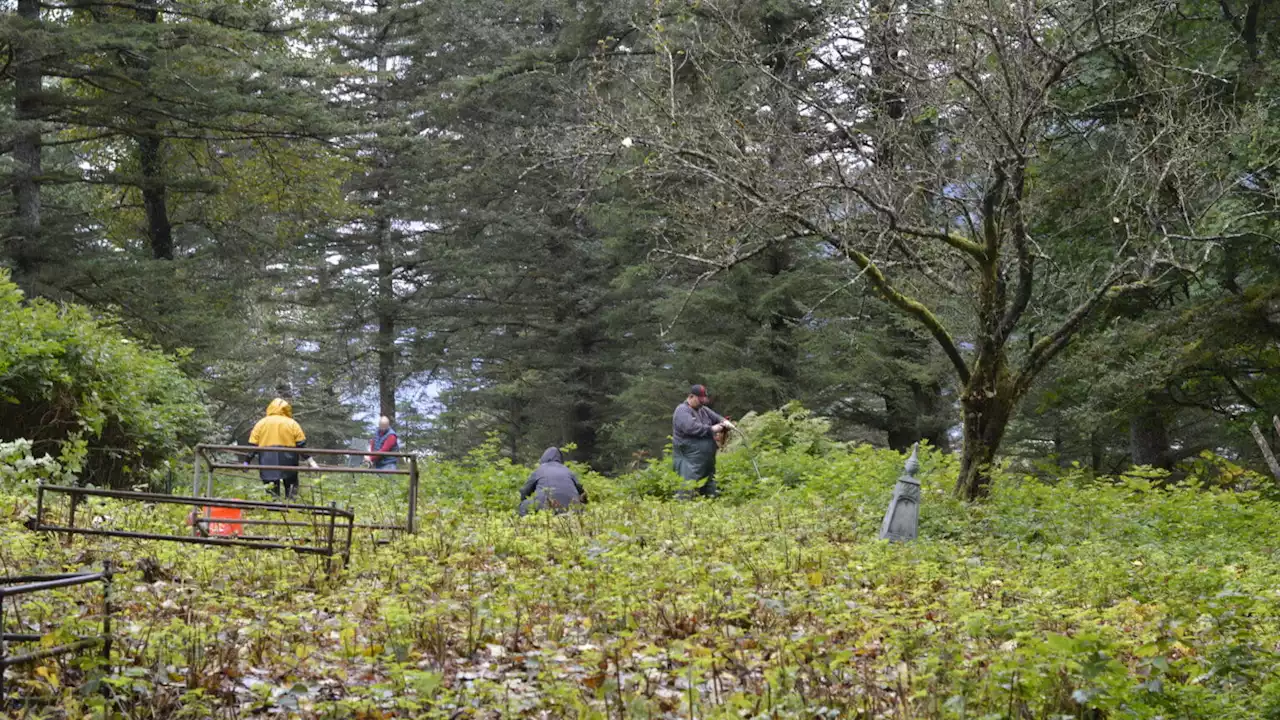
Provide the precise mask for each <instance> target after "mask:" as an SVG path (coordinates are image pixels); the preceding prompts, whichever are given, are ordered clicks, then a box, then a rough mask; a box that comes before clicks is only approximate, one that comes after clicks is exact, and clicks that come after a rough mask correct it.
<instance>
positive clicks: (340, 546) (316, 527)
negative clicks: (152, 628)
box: [32, 483, 356, 568]
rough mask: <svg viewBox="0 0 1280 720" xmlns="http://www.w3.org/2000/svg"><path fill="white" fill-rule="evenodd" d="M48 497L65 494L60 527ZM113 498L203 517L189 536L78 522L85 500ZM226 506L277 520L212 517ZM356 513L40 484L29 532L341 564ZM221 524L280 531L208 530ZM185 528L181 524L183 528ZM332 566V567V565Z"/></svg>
mask: <svg viewBox="0 0 1280 720" xmlns="http://www.w3.org/2000/svg"><path fill="white" fill-rule="evenodd" d="M48 495H66V496H68V509H67V514H66V524H65V525H60V524H55V523H50V522H46V518H45V514H46V509H47V507H46V506H47V505H48V503H47V502H46V496H48ZM90 497H101V498H113V499H116V500H124V501H131V502H138V503H146V504H161V505H164V504H168V505H185V506H190V507H192V508H194V510H195V511H196V512H197V513H199V512H203V513H205V514H206V517H203V518H193V519H192V520H193V522H192V525H193V526H194V531H192V530H191V529H188V532H192V534H190V535H175V534H163V533H152V532H141V531H135V530H117V529H111V528H101V527H83V526H78V525H76V510H77V508H78V507H79V505H80V504H82V503H83V502H84V499H85V498H90ZM213 507H218V508H227V509H231V510H240V511H246V510H247V511H258V512H265V513H274V514H279V515H281V516H282V517H281V518H280V519H269V518H268V519H259V518H235V519H224V518H210V517H208V515H207V514H208V512H209V509H210V508H213ZM355 517H356V516H355V513H353V512H351V511H350V510H342V509H340V508H338V507H337V506H336V505H332V504H331V505H329V506H328V507H324V506H318V505H296V504H291V503H274V502H261V501H257V500H237V499H232V498H210V497H183V496H181V495H164V494H160V493H144V492H132V491H128V490H99V489H96V488H83V487H67V486H62V485H45V484H43V483H41V484H40V485H39V486H37V490H36V516H35V519H34V520H35V522H34V525H33V526H32V529H33V530H37V531H43V532H56V533H65V534H68V535H97V536H105V537H119V538H132V539H135V540H165V541H169V542H179V543H191V544H195V545H217V546H222V547H247V548H253V549H256V550H292V551H293V552H296V553H300V554H305V555H321V556H324V557H327V558H329V559H330V560H332V559H333V558H334V557H339V556H340V557H342V559H343V563H344V565H349V564H350V562H351V539H352V533H353V528H354V526H355ZM214 524H223V525H232V526H249V527H254V526H262V527H277V528H283V529H284V533H282V534H278V535H245V534H239V532H238V531H242V530H243V527H240V528H238V529H237V533H231V534H226V535H222V536H217V537H214V536H212V535H211V534H210V533H209V532H208V531H209V529H210V526H211V525H214ZM184 527H185V526H184ZM292 527H305V528H310V529H311V533H310V536H309V537H308V536H305V535H304V536H302V537H299V536H296V535H292V534H290V533H289V528H292ZM340 532H345V534H346V537H345V538H343V539H340V538H339V537H338V533H340ZM330 567H331V568H332V565H331V566H330Z"/></svg>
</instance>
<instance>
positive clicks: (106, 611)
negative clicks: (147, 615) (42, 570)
mask: <svg viewBox="0 0 1280 720" xmlns="http://www.w3.org/2000/svg"><path fill="white" fill-rule="evenodd" d="M113 575H114V573H113V571H112V569H111V563H110V562H106V563H104V564H103V568H102V571H101V572H80V573H59V574H55V575H20V576H16V577H6V578H0V701H3V700H4V698H5V697H6V691H7V688H6V686H5V678H4V673H5V671H6V670H7V669H8V668H9V667H12V666H14V665H24V664H27V663H33V662H36V661H38V660H43V659H45V658H49V657H54V656H57V655H67V654H70V653H73V652H77V651H79V650H85V649H87V648H91V647H101V648H102V657H103V659H104V660H106V661H107V663H110V662H111V613H112V608H111V579H112V577H113ZM94 582H101V583H102V634H101V635H99V636H97V637H86V638H79V639H77V640H75V641H73V642H69V643H63V644H62V645H55V646H53V647H44V648H40V649H38V650H31V651H29V652H25V653H21V654H19V655H10V654H9V643H11V642H12V643H32V642H39V641H40V640H41V639H42V637H43V636H41V635H39V634H36V633H18V632H14V633H11V632H6V631H5V609H4V606H5V601H6V600H8V599H9V598H12V597H19V596H21V595H29V594H31V593H38V592H45V591H48V590H56V589H58V588H66V587H75V586H76V585H87V584H89V583H94Z"/></svg>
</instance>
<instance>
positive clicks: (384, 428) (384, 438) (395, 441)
mask: <svg viewBox="0 0 1280 720" xmlns="http://www.w3.org/2000/svg"><path fill="white" fill-rule="evenodd" d="M369 452H400V439H399V438H398V437H396V431H395V430H392V429H391V419H390V418H388V417H387V416H386V415H383V416H382V417H380V418H378V432H376V433H374V434H373V438H372V439H370V440H369ZM364 459H365V461H366V462H368V463H369V464H370V465H372V466H373V467H374V468H376V469H378V470H395V469H396V459H395V458H393V457H387V456H386V455H366V456H365V457H364Z"/></svg>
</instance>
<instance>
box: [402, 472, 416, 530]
mask: <svg viewBox="0 0 1280 720" xmlns="http://www.w3.org/2000/svg"><path fill="white" fill-rule="evenodd" d="M406 522H407V523H408V527H406V528H405V530H406V531H408V533H409V534H410V535H413V534H415V533H417V532H418V458H416V457H411V458H409V517H408V519H407V521H406Z"/></svg>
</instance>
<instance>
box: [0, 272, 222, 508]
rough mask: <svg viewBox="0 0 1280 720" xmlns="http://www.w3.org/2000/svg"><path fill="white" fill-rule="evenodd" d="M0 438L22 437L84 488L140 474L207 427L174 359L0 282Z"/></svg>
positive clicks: (78, 310)
mask: <svg viewBox="0 0 1280 720" xmlns="http://www.w3.org/2000/svg"><path fill="white" fill-rule="evenodd" d="M0 405H4V406H5V407H6V409H5V411H4V412H2V413H0V440H16V439H17V438H27V439H29V440H30V441H31V449H32V451H33V452H36V453H40V454H48V455H53V456H55V457H56V458H57V460H58V462H59V463H61V465H62V467H64V468H65V469H66V470H68V471H70V472H75V473H78V474H80V476H81V477H82V478H83V479H85V480H86V481H88V482H93V483H97V484H102V485H111V486H115V487H119V486H124V485H128V484H131V483H136V482H144V481H146V480H148V479H149V477H148V476H149V473H150V472H151V471H152V470H154V469H156V468H157V467H159V466H160V464H161V463H162V461H163V460H164V459H165V458H167V457H169V456H171V455H173V454H174V453H176V452H178V451H179V450H180V449H181V448H182V446H183V445H184V444H191V443H193V442H196V441H198V440H199V439H200V438H201V436H202V435H204V434H205V433H206V432H207V430H208V428H209V426H210V423H209V415H208V412H207V410H206V409H205V406H204V404H203V403H202V398H201V393H200V389H199V386H198V385H197V384H196V383H195V382H194V381H192V380H191V379H190V378H188V377H186V376H185V375H183V373H182V372H181V371H180V370H179V368H178V365H177V362H176V361H175V359H174V358H172V357H170V356H167V355H165V354H163V353H161V352H159V351H157V350H154V349H152V348H148V347H145V346H142V345H139V344H138V343H136V342H134V341H132V340H129V339H128V338H126V337H125V336H124V335H123V334H121V333H120V332H119V331H117V330H116V329H114V328H112V327H111V326H110V324H109V322H108V321H103V320H98V319H95V318H94V317H93V316H91V315H90V313H89V311H88V310H86V309H85V308H82V307H78V306H75V305H56V304H54V303H50V302H47V301H44V300H35V301H32V302H29V303H24V302H23V297H22V293H21V291H20V290H18V288H17V286H16V285H14V284H13V283H12V282H10V281H9V280H8V276H7V275H0Z"/></svg>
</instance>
